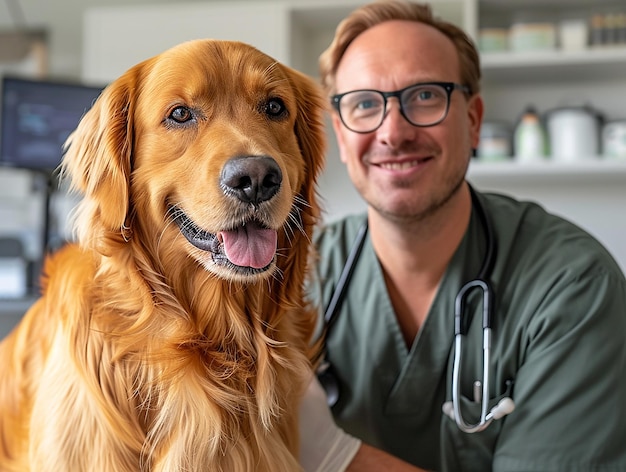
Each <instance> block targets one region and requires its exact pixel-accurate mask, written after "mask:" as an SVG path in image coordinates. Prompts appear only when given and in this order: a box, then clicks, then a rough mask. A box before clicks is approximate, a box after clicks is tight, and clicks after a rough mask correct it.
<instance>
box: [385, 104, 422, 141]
mask: <svg viewBox="0 0 626 472" xmlns="http://www.w3.org/2000/svg"><path fill="white" fill-rule="evenodd" d="M416 132H417V126H415V125H413V124H411V123H410V122H409V121H408V120H407V119H406V118H405V117H404V115H403V114H402V110H401V108H400V101H399V100H398V99H397V98H396V97H390V98H389V99H388V101H387V107H386V110H385V116H384V118H383V122H382V123H381V125H380V127H379V128H378V130H377V136H378V138H379V139H380V140H381V142H384V143H385V144H387V145H389V146H391V147H396V146H398V145H400V144H401V143H402V142H404V141H407V140H412V139H414V138H415V134H416Z"/></svg>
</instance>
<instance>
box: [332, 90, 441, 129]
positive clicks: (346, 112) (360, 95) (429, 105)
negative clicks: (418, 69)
mask: <svg viewBox="0 0 626 472" xmlns="http://www.w3.org/2000/svg"><path fill="white" fill-rule="evenodd" d="M396 95H397V94H396V93H393V92H390V93H386V94H385V93H383V92H379V91H376V90H356V91H354V92H349V93H346V94H345V95H343V96H342V97H341V100H340V102H339V113H340V115H341V119H342V120H343V122H344V124H345V125H346V126H347V127H348V128H350V129H351V130H353V131H356V132H369V131H373V130H375V129H376V128H378V127H379V126H380V124H381V123H382V122H383V119H384V118H385V115H386V109H387V100H388V98H387V97H389V96H396ZM399 95H400V110H401V111H402V114H403V115H404V117H405V118H406V119H407V120H408V121H409V122H411V123H412V124H414V125H416V126H429V125H434V124H436V123H438V122H440V121H441V120H443V118H444V117H445V115H446V113H447V110H448V101H449V96H450V95H449V93H448V91H447V90H446V89H445V88H444V87H442V86H441V85H437V84H420V85H415V86H413V87H409V88H406V89H404V90H402V91H401V93H400V94H399Z"/></svg>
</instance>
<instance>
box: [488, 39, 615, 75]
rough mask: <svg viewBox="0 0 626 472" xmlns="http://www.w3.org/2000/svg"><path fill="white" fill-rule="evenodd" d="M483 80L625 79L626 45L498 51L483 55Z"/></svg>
mask: <svg viewBox="0 0 626 472" xmlns="http://www.w3.org/2000/svg"><path fill="white" fill-rule="evenodd" d="M481 65H482V71H483V78H484V80H485V81H487V82H489V83H497V82H511V83H518V82H531V81H534V82H541V81H550V82H554V81H559V82H560V81H567V82H574V81H575V82H582V81H590V80H603V77H604V78H612V77H620V78H622V79H623V80H626V45H624V46H615V47H612V48H608V47H607V48H597V49H592V48H589V49H584V50H581V51H562V50H558V49H556V50H553V51H541V52H497V53H493V52H492V53H484V54H482V56H481Z"/></svg>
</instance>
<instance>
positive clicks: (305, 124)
mask: <svg viewBox="0 0 626 472" xmlns="http://www.w3.org/2000/svg"><path fill="white" fill-rule="evenodd" d="M290 77H291V81H292V84H293V86H294V89H295V93H296V98H297V102H298V116H297V117H296V124H295V132H296V136H297V138H298V143H299V145H300V151H301V152H302V155H303V157H304V159H305V161H306V178H305V182H304V183H303V186H302V188H301V190H300V194H301V196H302V197H303V198H304V199H305V200H306V201H307V203H308V204H309V205H311V208H310V210H311V211H312V216H313V217H314V219H317V218H318V217H319V214H318V213H319V207H318V204H317V188H316V187H315V182H316V181H317V177H318V176H319V174H320V172H321V171H322V169H323V167H324V162H325V153H326V128H325V126H324V111H325V110H326V109H327V106H326V101H325V100H324V99H323V95H322V89H321V87H320V86H318V85H317V83H316V82H314V81H313V79H312V78H310V77H308V76H306V75H304V74H302V73H300V72H297V71H295V70H291V71H290ZM312 223H314V222H312Z"/></svg>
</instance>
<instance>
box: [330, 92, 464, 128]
mask: <svg viewBox="0 0 626 472" xmlns="http://www.w3.org/2000/svg"><path fill="white" fill-rule="evenodd" d="M428 85H436V86H439V87H442V88H443V89H444V90H445V91H446V93H447V103H446V110H445V112H444V113H443V115H442V116H441V118H440V119H439V120H437V121H435V122H433V123H429V124H427V125H421V124H417V123H414V122H413V121H411V120H410V119H409V117H408V116H407V115H406V113H405V112H404V104H403V102H402V94H403V93H404V92H406V91H407V90H409V89H412V88H414V87H419V86H428ZM454 90H461V91H463V92H464V93H466V94H467V95H471V94H472V89H471V87H470V86H469V85H463V84H457V83H456V82H418V83H417V84H412V85H409V86H407V87H404V88H403V89H400V90H394V91H391V92H382V91H380V90H376V89H359V90H350V91H348V92H344V93H338V94H336V95H333V96H331V97H330V100H331V105H332V107H333V108H334V109H335V110H336V111H337V113H338V114H339V119H340V120H341V122H342V123H343V125H344V126H345V127H346V128H347V129H349V130H350V131H352V132H354V133H359V134H367V133H371V132H373V131H376V130H377V129H378V128H380V126H381V125H382V124H383V121H385V117H386V116H387V101H388V99H389V98H390V97H396V98H397V99H398V103H399V105H400V114H401V115H402V116H403V117H404V119H405V120H406V121H408V122H409V123H411V124H412V125H413V126H417V127H420V128H428V127H429V126H435V125H438V124H439V123H441V122H442V121H443V120H445V119H446V116H448V111H449V110H450V97H451V95H452V92H453V91H454ZM355 92H375V93H378V94H380V95H381V96H382V97H383V114H382V118H381V119H380V123H378V125H376V126H375V127H374V128H372V129H370V130H368V131H357V130H354V129H352V128H350V127H349V126H348V125H347V124H346V122H345V121H344V120H343V116H342V114H341V107H340V102H341V99H342V98H343V97H344V96H346V95H349V94H351V93H355Z"/></svg>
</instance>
